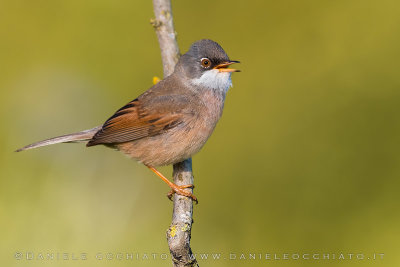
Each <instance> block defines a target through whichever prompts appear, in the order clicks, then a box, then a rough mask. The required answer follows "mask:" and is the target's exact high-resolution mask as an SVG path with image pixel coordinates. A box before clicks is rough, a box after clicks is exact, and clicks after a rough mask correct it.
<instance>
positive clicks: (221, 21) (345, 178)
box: [0, 0, 400, 266]
mask: <svg viewBox="0 0 400 267" xmlns="http://www.w3.org/2000/svg"><path fill="white" fill-rule="evenodd" d="M173 11H174V19H175V26H176V30H177V32H178V41H179V45H180V48H181V51H182V52H185V51H186V50H187V49H188V47H189V46H190V44H191V43H192V42H194V41H195V40H198V39H201V38H210V39H213V40H215V41H217V42H219V43H220V44H221V45H222V46H223V47H224V49H225V50H226V51H227V53H228V54H229V56H230V57H231V59H234V60H240V61H241V62H242V64H240V66H239V68H240V69H242V72H241V73H237V74H234V77H233V84H234V87H233V88H232V89H231V90H230V91H229V93H228V97H227V102H226V106H225V110H224V115H223V117H222V120H221V121H220V123H219V125H218V127H217V128H216V131H215V132H214V134H213V136H212V137H211V138H210V140H209V141H208V143H207V144H206V146H205V147H204V148H203V150H202V151H201V152H200V153H199V154H198V155H196V156H194V158H193V162H194V172H195V184H196V190H195V195H196V196H197V197H198V198H199V199H200V204H199V205H197V206H195V209H194V220H195V224H194V228H193V231H192V247H193V249H194V252H197V253H221V254H222V255H223V256H222V257H228V259H226V260H224V259H221V260H200V263H201V265H202V266H262V265H267V264H268V265H271V266H309V265H315V266H326V265H327V266H354V265H356V266H370V265H376V266H399V265H400V256H399V253H398V252H399V249H400V240H399V237H400V228H399V224H400V214H399V204H400V196H399V189H400V181H399V179H398V178H399V176H400V165H399V160H400V156H399V150H400V145H399V143H400V139H399V136H400V121H399V116H400V91H399V87H400V63H399V62H400V52H399V47H400V4H399V2H398V1H394V0H393V1H390V0H382V1H367V0H359V1H356V0H347V1H344V0H343V1H341V0H337V1H228V0H224V1H213V0H207V1H173ZM152 17H153V12H152V4H151V1H127V0H121V1H105V0H85V1H77V0H59V1H51V0H42V1H27V0H26V1H22V0H21V1H18V0H16V1H5V0H2V1H0V62H1V64H0V88H1V90H0V96H1V105H0V110H1V119H2V121H1V132H0V144H1V148H2V149H1V151H0V175H1V179H0V216H1V220H0V229H1V230H0V240H1V241H0V249H1V259H0V262H1V263H2V264H1V265H2V266H28V265H29V266H45V265H46V266H94V265H99V266H132V265H134V266H170V259H168V260H161V259H160V258H159V257H158V259H156V260H131V261H129V260H116V259H114V260H96V259H95V255H96V254H97V253H125V252H132V253H139V257H142V256H143V255H144V254H145V253H148V254H150V253H158V254H160V253H168V248H167V244H166V241H165V231H166V229H167V228H168V226H169V224H170V220H171V211H172V207H171V202H169V201H168V200H167V198H166V196H165V195H166V193H167V192H168V188H167V186H166V185H165V184H164V183H163V182H161V181H160V180H159V179H158V178H157V177H156V176H155V175H154V174H152V173H151V172H150V171H149V170H148V169H147V168H145V167H144V166H142V165H139V164H137V163H135V162H133V161H131V160H129V159H128V158H126V157H125V156H123V155H122V154H120V153H117V152H115V151H112V150H110V149H107V148H104V147H94V148H90V149H86V147H85V146H84V145H79V144H76V145H65V144H62V145H56V146H52V147H46V148H42V149H38V150H33V151H28V152H24V153H14V152H13V151H14V150H15V149H16V148H18V147H20V146H22V145H26V144H28V143H31V142H34V141H38V140H41V139H44V138H47V137H52V136H56V135H60V134H65V133H70V132H74V131H78V130H83V129H87V128H90V127H94V126H97V125H99V124H101V123H102V122H104V120H105V119H106V118H107V117H108V116H110V115H111V114H112V113H113V112H114V111H115V110H116V109H118V108H119V107H121V106H122V105H123V104H125V103H127V102H128V101H130V100H132V99H134V98H135V97H136V96H137V95H139V94H140V93H142V92H143V91H144V90H146V89H147V88H149V87H150V86H151V84H152V77H153V76H159V77H160V76H161V75H162V68H161V59H160V52H159V47H158V43H157V39H156V36H155V33H154V31H153V29H152V27H151V25H150V24H149V21H150V19H151V18H152ZM161 171H162V172H164V173H165V174H168V176H170V175H171V167H164V168H161ZM16 252H22V253H26V252H33V253H34V254H35V256H38V253H41V252H42V253H47V252H56V253H57V252H58V253H69V255H70V256H69V257H70V259H69V260H58V261H54V260H53V261H46V260H44V261H43V260H37V259H36V260H26V259H23V260H16V259H15V258H14V254H15V253H16ZM341 252H343V253H345V254H346V255H347V253H364V254H365V255H366V257H367V256H370V255H372V253H384V254H385V256H384V259H383V260H349V259H348V256H346V259H345V260H249V259H248V254H249V253H262V254H263V255H265V254H266V253H271V254H273V253H278V255H282V254H283V253H330V254H339V253H341ZM72 253H74V254H75V255H77V254H79V253H87V255H88V256H87V257H88V260H72V259H71V254H72ZM230 253H235V254H236V255H237V258H239V256H240V254H241V253H243V254H245V256H246V260H239V259H237V260H229V254H230ZM25 256H26V255H25ZM263 257H264V256H263Z"/></svg>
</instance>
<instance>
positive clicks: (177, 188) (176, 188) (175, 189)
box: [146, 165, 198, 203]
mask: <svg viewBox="0 0 400 267" xmlns="http://www.w3.org/2000/svg"><path fill="white" fill-rule="evenodd" d="M146 166H147V165H146ZM147 168H149V169H150V170H152V171H153V172H154V173H155V174H157V176H158V177H160V178H161V180H163V181H164V182H165V183H166V184H167V185H168V186H169V187H170V188H171V192H169V193H168V198H169V199H171V198H172V196H173V195H174V194H175V193H176V194H178V195H181V196H185V197H189V198H191V199H193V201H195V202H196V203H197V202H198V201H197V198H196V197H195V196H194V195H193V194H192V193H190V192H189V191H187V190H184V189H186V188H194V185H192V184H189V185H176V184H174V183H172V182H171V181H170V180H168V179H167V178H165V176H164V175H162V174H161V172H159V171H157V170H156V169H155V168H153V167H150V166H147Z"/></svg>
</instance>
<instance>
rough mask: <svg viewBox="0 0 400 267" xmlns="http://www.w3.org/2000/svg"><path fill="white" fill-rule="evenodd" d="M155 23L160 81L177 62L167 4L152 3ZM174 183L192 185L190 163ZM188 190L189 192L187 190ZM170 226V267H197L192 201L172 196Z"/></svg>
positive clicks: (178, 168) (176, 171) (179, 168)
mask: <svg viewBox="0 0 400 267" xmlns="http://www.w3.org/2000/svg"><path fill="white" fill-rule="evenodd" d="M153 7H154V14H155V19H153V20H151V24H152V25H153V27H154V29H155V31H156V33H157V38H158V42H159V44H160V49H161V58H162V63H163V70H164V77H166V76H168V75H170V74H171V73H172V72H173V71H174V67H175V64H176V63H177V62H178V59H179V48H178V43H177V41H176V33H175V30H174V24H173V19H172V9H171V0H153ZM173 176H174V183H175V184H177V185H188V184H194V181H193V174H192V159H187V160H185V161H183V162H180V163H176V164H174V167H173ZM187 190H192V189H187ZM173 205H174V208H173V214H172V223H171V225H170V227H169V229H168V231H167V241H168V246H169V250H170V253H171V256H172V262H173V264H174V266H198V265H197V262H196V259H194V258H193V256H192V255H193V253H192V250H191V248H190V237H191V230H192V223H193V219H192V218H193V201H192V199H189V198H187V197H184V196H180V195H178V194H175V196H174V204H173Z"/></svg>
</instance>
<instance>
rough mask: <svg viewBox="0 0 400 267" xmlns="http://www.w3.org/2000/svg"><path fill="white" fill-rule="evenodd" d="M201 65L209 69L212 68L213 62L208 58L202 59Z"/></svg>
mask: <svg viewBox="0 0 400 267" xmlns="http://www.w3.org/2000/svg"><path fill="white" fill-rule="evenodd" d="M201 65H202V66H203V67H204V68H209V67H210V66H211V61H210V60H209V59H208V58H206V57H204V58H202V59H201Z"/></svg>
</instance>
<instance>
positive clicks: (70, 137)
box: [15, 126, 101, 152]
mask: <svg viewBox="0 0 400 267" xmlns="http://www.w3.org/2000/svg"><path fill="white" fill-rule="evenodd" d="M100 129H101V126H98V127H95V128H92V129H89V130H85V131H82V132H77V133H72V134H66V135H62V136H58V137H53V138H49V139H46V140H43V141H40V142H36V143H33V144H30V145H27V146H24V147H22V148H20V149H18V150H16V151H15V152H20V151H24V150H28V149H32V148H37V147H41V146H48V145H54V144H58V143H75V142H85V141H89V140H90V139H92V137H93V135H94V134H95V133H97V132H98V131H99V130H100Z"/></svg>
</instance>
